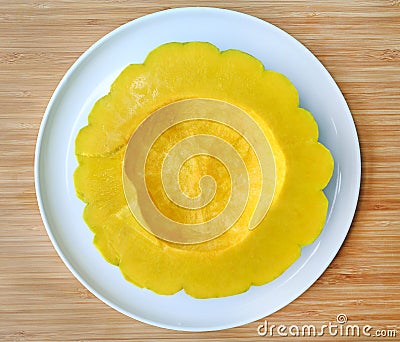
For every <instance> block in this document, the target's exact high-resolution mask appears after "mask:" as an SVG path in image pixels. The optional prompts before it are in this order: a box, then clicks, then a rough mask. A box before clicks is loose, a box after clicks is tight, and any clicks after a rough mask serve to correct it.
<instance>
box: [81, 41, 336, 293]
mask: <svg viewBox="0 0 400 342" xmlns="http://www.w3.org/2000/svg"><path fill="white" fill-rule="evenodd" d="M188 99H210V100H217V101H218V102H221V103H226V104H230V105H232V106H235V107H236V108H239V109H240V110H241V111H243V112H244V113H246V115H248V116H249V117H250V118H251V119H252V120H253V121H254V122H256V123H257V125H258V127H259V128H260V130H261V132H262V133H263V134H264V135H265V137H266V139H267V141H268V144H269V146H270V149H271V151H272V154H273V158H274V174H273V175H274V188H273V189H274V192H273V198H272V202H271V203H269V204H270V205H268V207H267V208H266V209H268V211H266V215H265V216H263V217H262V220H261V222H260V223H259V224H258V225H257V227H256V228H255V229H249V224H250V222H251V220H252V215H253V214H254V211H255V208H256V207H257V201H258V199H259V197H258V196H256V195H255V194H258V193H259V192H260V191H261V190H260V189H262V187H263V179H262V177H261V176H260V170H259V167H258V166H259V161H258V159H257V154H255V153H254V151H253V150H252V148H249V144H247V145H246V137H245V136H244V137H241V136H240V134H239V135H238V134H237V132H236V131H235V130H232V128H231V127H229V125H228V126H227V125H224V123H223V122H217V121H215V120H214V121H207V120H205V119H204V118H196V120H191V121H184V122H181V123H180V124H179V125H174V126H173V127H171V128H170V129H169V130H166V131H165V132H161V134H160V135H159V136H158V137H157V141H155V142H154V144H153V145H152V146H151V149H150V150H149V153H148V154H147V157H148V159H149V162H148V163H147V164H146V165H147V166H146V168H145V169H144V178H145V184H146V187H147V190H148V193H149V196H150V197H151V199H152V201H153V202H154V203H155V206H156V207H157V208H158V210H160V212H162V213H163V214H164V215H165V216H166V217H168V218H169V219H172V220H174V221H176V222H180V223H183V224H191V223H193V222H195V223H196V224H197V223H201V222H203V221H208V220H210V219H212V218H214V217H216V216H218V214H219V213H220V212H221V211H222V209H223V208H224V207H225V206H226V203H227V202H229V201H230V200H235V198H236V197H232V196H231V197H229V194H230V191H231V190H232V189H231V185H232V184H233V183H232V179H231V178H232V176H234V175H235V174H234V173H232V172H230V170H229V169H227V168H226V167H225V165H224V163H223V162H221V161H220V160H219V159H218V158H213V156H212V155H211V156H209V155H205V154H204V153H203V154H197V155H195V156H193V158H190V159H187V160H185V162H184V163H183V164H182V167H181V168H180V169H179V173H178V175H177V180H178V183H179V186H180V189H181V191H182V192H183V193H185V195H186V196H187V197H188V198H195V197H196V196H198V195H199V193H200V192H201V191H200V190H199V184H200V181H201V179H202V177H204V176H205V175H209V176H211V177H212V178H213V179H214V181H215V184H216V192H215V194H214V195H213V197H212V198H211V200H210V201H209V202H207V203H206V204H205V205H203V206H202V207H201V208H200V209H199V210H192V209H190V210H184V209H182V208H181V207H179V206H176V205H175V206H174V204H173V203H172V200H171V198H169V197H168V196H167V194H166V193H165V191H164V190H163V184H162V178H161V177H160V172H161V171H160V165H163V164H162V163H163V160H165V157H166V155H167V152H168V149H171V148H172V147H173V146H174V144H175V143H176V142H179V141H180V140H183V139H185V138H187V137H190V136H191V135H196V134H201V135H203V136H204V135H207V136H215V137H217V138H218V139H223V140H225V141H227V143H229V144H230V146H231V147H232V148H233V149H235V150H236V151H238V155H239V156H240V158H241V160H242V161H243V165H245V167H246V169H247V172H248V178H249V186H248V193H249V197H248V200H247V202H246V204H245V206H244V208H243V211H241V212H240V215H238V216H239V217H238V219H237V220H235V221H234V222H233V224H231V225H230V226H229V227H228V228H229V229H227V230H223V231H221V232H220V234H217V235H216V237H214V238H212V239H210V240H208V241H203V242H199V243H193V241H191V243H178V242H179V241H180V240H179V241H178V240H175V241H166V239H163V238H160V236H159V235H157V234H156V233H154V234H153V233H152V231H151V229H148V227H147V228H146V229H145V227H144V226H143V225H142V224H141V223H140V222H141V221H140V219H138V217H137V216H135V215H134V214H133V213H134V209H132V206H134V205H135V203H133V204H132V203H131V200H130V203H129V205H128V201H127V199H126V197H125V195H126V194H125V193H124V184H123V170H124V157H125V152H126V149H127V145H128V142H129V140H130V139H131V137H132V135H133V134H134V132H136V130H137V129H138V127H140V125H141V124H142V123H143V122H145V121H146V119H147V118H149V117H150V116H151V115H153V113H155V112H157V110H159V109H160V108H163V107H165V106H168V105H170V104H173V103H178V102H179V101H182V100H188ZM172 142H174V143H172ZM168 146H169V147H168ZM167 147H168V148H167ZM75 153H76V156H77V159H78V162H79V166H78V168H77V169H76V171H75V175H74V179H75V188H76V191H77V195H78V197H79V198H80V199H81V200H83V201H84V202H85V203H87V205H86V207H85V210H84V219H85V221H86V223H87V224H88V226H89V227H90V228H91V230H92V231H93V232H94V234H95V237H94V244H95V245H96V246H97V248H98V249H99V251H100V252H101V253H102V255H103V256H104V258H105V259H106V260H107V261H108V262H110V263H112V264H114V265H116V266H119V267H120V270H121V272H122V273H123V275H124V277H125V278H126V279H127V280H128V281H130V282H132V283H134V284H136V285H137V286H139V287H144V288H148V289H150V290H152V291H155V292H157V293H159V294H173V293H176V292H178V291H179V290H181V289H184V290H185V291H186V292H187V293H188V294H189V295H191V296H193V297H197V298H210V297H222V296H229V295H234V294H238V293H241V292H244V291H246V290H247V289H248V288H249V287H250V286H251V285H262V284H265V283H267V282H269V281H271V280H273V279H275V278H276V277H278V276H279V275H280V274H281V273H282V272H284V271H285V270H286V269H287V268H288V267H289V266H290V265H291V264H292V263H293V262H294V261H295V260H296V259H297V258H298V257H299V256H300V253H301V246H304V245H307V244H310V243H312V242H313V241H314V240H315V239H316V238H317V236H318V235H319V234H320V232H321V230H322V228H323V226H324V223H325V218H326V213H327V207H328V201H327V199H326V197H325V195H324V193H323V192H322V189H323V188H324V187H325V186H326V184H327V183H328V181H329V179H330V177H331V175H332V171H333V159H332V157H331V154H330V153H329V151H328V150H327V149H326V148H325V147H324V146H323V145H322V144H320V143H319V142H318V127H317V124H316V122H315V120H314V118H313V117H312V115H311V114H310V113H309V112H308V111H306V110H304V109H302V108H299V99H298V94H297V91H296V89H295V88H294V86H293V85H292V84H291V83H290V81H289V80H288V79H287V78H286V77H285V76H283V75H282V74H280V73H277V72H274V71H269V70H265V69H264V66H263V65H262V64H261V62H260V61H258V60H257V59H255V58H254V57H252V56H250V55H248V54H246V53H244V52H241V51H238V50H227V51H222V52H221V51H219V50H218V49H217V48H216V47H215V46H213V45H212V44H209V43H201V42H190V43H184V44H182V43H169V44H165V45H162V46H160V47H158V48H156V49H155V50H153V51H152V52H151V53H150V54H149V55H148V56H147V58H146V60H145V61H144V63H143V64H132V65H129V66H128V67H127V68H126V69H125V70H123V71H122V73H121V74H120V75H119V76H118V78H117V79H116V80H115V81H114V83H113V84H112V86H111V90H110V92H109V93H108V94H107V95H106V96H104V97H102V98H101V99H99V100H98V101H97V102H96V104H95V105H94V107H93V109H92V111H91V113H90V115H89V118H88V125H87V126H85V127H83V128H82V129H81V131H80V132H79V134H78V136H77V138H76V145H75ZM199 191H200V192H199ZM128 199H129V196H128ZM131 209H132V210H131Z"/></svg>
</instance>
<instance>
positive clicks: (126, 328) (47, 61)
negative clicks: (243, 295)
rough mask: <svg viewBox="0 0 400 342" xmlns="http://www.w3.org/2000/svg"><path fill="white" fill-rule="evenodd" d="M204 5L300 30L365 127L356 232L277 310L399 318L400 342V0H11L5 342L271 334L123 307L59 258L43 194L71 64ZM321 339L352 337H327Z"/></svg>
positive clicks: (0, 96)
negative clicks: (50, 114) (50, 119)
mask: <svg viewBox="0 0 400 342" xmlns="http://www.w3.org/2000/svg"><path fill="white" fill-rule="evenodd" d="M193 5H201V6H215V7H224V8H229V9H233V10H238V11H242V12H245V13H248V14H251V15H255V16H258V17H260V18H262V19H264V20H266V21H269V22H271V23H272V24H274V25H276V26H278V27H280V28H282V29H284V30H285V31H287V32H288V33H290V34H292V35H293V36H294V37H296V38H297V39H298V40H300V41H301V42H302V43H303V44H305V45H306V46H307V47H308V48H309V49H310V50H311V51H312V52H313V53H314V54H315V55H316V56H317V57H318V58H319V59H320V60H321V61H322V63H323V64H324V65H325V66H326V67H327V69H328V70H329V71H330V72H331V74H332V75H333V77H334V78H335V80H336V81H337V83H338V84H339V86H340V88H341V90H342V91H343V93H344V95H345V97H346V99H347V101H348V104H349V106H350V108H351V111H352V113H353V117H354V120H355V122H356V125H357V130H358V134H359V138H360V143H361V150H362V160H363V173H362V187H361V195H360V201H359V204H358V210H357V214H356V217H355V219H354V222H353V225H352V228H351V230H350V233H349V235H348V237H347V239H346V241H345V243H344V245H343V247H342V249H341V250H340V252H339V253H338V255H337V256H336V258H335V260H334V261H333V263H332V264H331V266H330V267H329V268H328V270H327V271H326V272H325V273H324V274H323V276H322V277H321V278H320V279H319V280H318V281H317V282H316V283H315V284H314V285H313V286H312V287H311V288H310V289H309V290H308V291H307V292H305V293H304V294H303V295H302V296H301V297H300V298H298V299H297V300H295V301H294V302H293V303H291V304H290V305H289V306H287V307H285V308H283V309H282V310H280V311H279V312H277V313H275V314H273V315H271V316H270V317H268V321H269V322H270V323H271V324H272V323H273V324H285V325H287V326H289V325H291V324H298V325H301V324H315V325H317V326H320V325H322V324H324V323H327V322H335V318H336V315H337V314H339V313H345V314H347V316H348V317H349V321H350V322H352V323H354V324H357V323H358V324H362V325H363V324H369V325H371V326H373V327H374V329H391V328H392V329H393V328H394V329H397V337H396V338H388V339H387V340H392V341H394V340H398V341H400V285H399V284H400V234H399V230H400V174H399V170H400V137H399V135H400V1H399V0H387V1H385V0H379V1H372V0H371V1H345V0H342V1H340V0H328V1H302V0H301V1H278V0H269V1H181V0H179V1H153V0H150V1H146V0H141V1H132V0H131V1H124V0H119V1H118V0H115V1H69V0H64V1H45V0H35V1H28V0H26V1H19V0H15V1H4V0H0V185H1V197H0V222H1V230H0V314H1V317H0V318H1V319H0V340H1V341H100V340H101V341H145V340H148V341H160V340H170V341H193V340H203V339H204V340H207V341H221V340H224V339H232V340H234V341H260V340H263V339H267V337H266V338H261V337H259V336H257V332H256V329H257V326H258V325H259V324H260V323H261V322H263V320H260V321H259V322H254V323H251V324H248V325H246V326H242V327H239V328H235V329H229V330H225V331H220V332H208V333H181V332H174V331H168V330H164V329H159V328H155V327H151V326H148V325H146V324H143V323H140V322H137V321H135V320H133V319H130V318H128V317H125V316H124V315H122V314H120V313H118V312H116V311H114V310H113V309H111V308H109V307H108V306H106V305H105V304H103V303H102V302H100V301H99V300H98V299H96V298H95V297H93V296H92V295H91V294H90V293H89V292H88V291H87V290H86V289H85V288H84V287H83V286H82V285H80V283H78V281H77V280H75V278H74V277H73V276H72V274H71V273H70V272H69V271H68V270H67V268H66V267H65V266H64V264H63V263H62V262H61V260H60V258H59V257H58V256H57V254H56V252H55V250H54V248H53V247H52V245H51V243H50V241H49V239H48V237H47V235H46V232H45V229H44V227H43V224H42V221H41V218H40V215H39V212H38V208H37V204H36V199H35V190H34V184H33V158H34V147H35V141H36V136H37V133H38V129H39V125H40V121H41V118H42V115H43V113H44V110H45V107H46V105H47V102H48V101H49V99H50V96H51V94H52V92H53V90H54V88H55V87H56V85H57V84H58V82H59V81H60V79H61V77H62V76H63V74H64V73H65V72H66V70H67V69H68V67H69V66H70V65H71V64H72V63H73V62H74V61H75V60H76V58H77V57H78V56H79V55H80V54H81V53H82V52H83V51H85V50H86V49H87V48H88V47H89V46H90V45H91V44H93V43H94V42H95V41H97V40H98V39H99V38H101V37H102V36H103V35H104V34H106V33H107V32H109V31H111V30H112V29H114V28H116V27H118V26H120V25H121V24H124V23H126V22H127V21H130V20H132V19H135V18H137V17H140V16H142V15H145V14H148V13H151V12H154V11H159V10H163V9H166V8H170V7H180V6H193ZM288 339H289V338H288ZM319 339H322V340H329V339H332V340H341V338H339V337H336V338H332V337H329V335H325V336H323V337H319ZM282 340H285V338H282ZM303 340H305V339H304V338H303ZM356 340H363V338H362V337H359V338H356ZM366 340H368V339H366ZM378 340H384V338H379V339H378Z"/></svg>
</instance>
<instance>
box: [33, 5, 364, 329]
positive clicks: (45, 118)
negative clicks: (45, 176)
mask: <svg viewBox="0 0 400 342" xmlns="http://www.w3.org/2000/svg"><path fill="white" fill-rule="evenodd" d="M199 10H201V11H210V12H220V13H222V14H224V13H227V14H231V15H239V16H242V17H246V19H247V20H254V21H258V22H262V24H263V25H267V26H269V28H270V29H273V30H275V31H277V32H280V33H281V34H282V33H283V34H285V35H286V36H287V38H289V39H290V40H291V42H292V43H294V44H296V45H297V46H298V47H300V48H301V49H303V50H305V51H306V52H307V53H308V54H311V55H312V56H313V57H314V59H315V62H316V63H317V65H318V67H319V68H320V69H322V71H323V73H324V74H326V75H327V76H328V77H329V78H330V79H332V80H333V84H334V86H335V87H336V88H337V91H338V92H339V93H340V94H341V95H342V96H341V101H342V102H343V105H344V107H345V108H346V110H347V112H348V114H349V115H348V116H349V119H350V120H351V123H352V127H351V128H352V133H353V136H354V138H355V139H354V142H355V143H356V147H357V148H356V152H357V155H356V157H357V160H355V163H356V164H357V165H356V167H357V169H356V170H354V173H355V180H354V183H355V184H354V186H355V191H354V193H353V194H352V195H353V196H352V202H351V203H349V205H350V207H351V208H354V210H351V211H350V214H349V215H348V217H347V222H346V224H345V225H346V226H348V228H347V231H346V233H345V234H343V236H342V238H341V239H340V240H341V242H340V244H339V245H338V248H337V250H335V251H333V252H332V253H331V255H330V256H329V257H327V258H326V259H327V260H329V262H327V264H326V266H324V267H322V268H321V269H320V270H319V272H315V274H314V276H313V277H312V280H311V281H308V282H306V283H305V284H304V286H303V287H302V288H301V289H299V290H298V291H296V295H295V296H294V298H288V299H287V300H286V301H284V304H283V305H281V306H280V308H278V309H277V310H275V311H273V312H276V311H278V310H280V309H282V308H284V307H285V306H287V305H288V304H290V303H291V302H292V301H293V300H295V299H297V298H298V297H300V296H301V295H302V294H303V293H304V292H305V291H306V290H307V289H309V288H310V287H311V286H312V285H313V284H314V283H315V282H316V281H317V280H318V279H319V278H320V276H321V275H322V274H323V273H324V272H325V271H326V269H327V268H328V267H329V266H330V264H331V263H332V261H333V259H334V258H335V256H336V254H337V253H338V252H339V251H340V249H341V247H342V245H343V242H344V240H345V239H346V236H347V234H348V232H349V230H350V228H351V225H352V221H353V219H354V216H355V213H356V210H357V205H358V199H359V194H360V186H361V174H362V163H361V151H360V143H359V138H358V133H357V128H356V125H355V122H354V118H353V116H352V114H351V111H350V108H349V106H348V104H347V101H346V99H345V98H344V95H343V93H342V92H341V90H340V88H339V86H338V84H337V83H336V81H335V80H334V78H333V77H332V75H331V74H330V73H329V71H328V70H327V69H326V68H325V67H324V65H323V64H322V63H321V62H320V61H319V59H318V58H317V57H316V56H315V55H314V54H313V53H312V52H311V51H310V50H309V49H308V48H307V47H306V46H305V45H303V44H302V43H301V42H300V41H298V40H297V39H296V38H294V37H293V36H292V35H290V34H289V33H287V32H286V31H285V30H283V29H281V28H279V27H277V26H275V25H273V24H271V23H269V22H267V21H265V20H262V19H260V18H258V17H255V16H252V15H249V14H246V13H243V12H238V11H234V10H230V9H224V8H218V7H206V6H205V7H203V6H193V7H190V6H189V7H177V8H171V9H166V10H162V11H157V12H153V13H150V14H146V15H144V16H141V17H138V18H136V19H133V20H131V21H129V22H127V23H125V24H123V25H121V26H119V27H117V28H115V29H113V30H112V31H110V32H109V33H107V34H106V35H104V36H103V37H101V38H100V39H99V40H97V41H96V42H95V43H94V44H92V45H91V46H90V47H89V48H88V49H87V50H86V51H85V52H84V53H82V54H81V55H80V56H79V57H78V59H76V60H75V61H74V63H73V64H72V66H70V67H69V68H68V70H67V71H66V73H65V74H64V75H63V77H62V79H61V81H60V82H59V83H58V85H57V87H56V88H55V90H54V92H53V94H52V96H51V98H50V100H49V102H48V104H47V107H46V110H45V112H44V115H43V118H42V120H41V124H40V128H39V132H38V137H37V140H36V146H35V157H34V185H35V193H36V199H37V203H38V207H39V212H40V215H41V218H42V221H43V224H44V226H45V229H46V232H47V235H48V236H49V238H50V241H51V243H52V245H53V247H54V248H55V250H56V252H57V254H58V256H59V257H60V258H61V260H62V261H63V263H64V264H65V265H66V267H67V268H68V269H69V271H70V272H71V273H72V274H73V275H74V277H75V278H76V279H77V280H78V281H79V282H80V283H81V284H82V285H83V286H84V287H85V288H86V289H87V290H89V291H90V292H91V293H92V294H93V295H94V296H95V297H96V298H98V299H99V300H101V301H102V302H104V303H106V304H107V305H108V306H110V307H112V308H113V309H115V310H117V311H118V312H121V313H123V314H125V315H126V316H128V317H131V318H134V319H136V320H138V321H141V322H143V323H147V324H150V325H152V326H157V327H161V328H166V329H171V330H176V331H191V332H200V331H217V330H223V329H228V328H232V327H237V326H241V325H244V324H248V323H251V322H254V321H256V320H259V319H261V318H262V317H255V318H254V317H252V318H250V319H245V320H243V321H241V322H234V323H233V324H224V325H218V326H214V327H210V328H208V329H202V328H198V327H195V326H194V327H190V326H178V325H175V326H174V325H170V324H163V323H160V322H158V321H153V320H149V319H146V318H143V317H140V316H138V315H136V314H134V313H132V312H128V311H127V310H125V309H123V308H121V307H120V306H119V305H117V304H114V303H113V302H112V301H110V300H108V299H107V298H106V297H104V296H103V295H102V294H100V293H98V292H97V290H95V289H94V288H92V286H91V285H89V283H88V282H87V281H86V280H85V279H84V278H83V277H82V276H81V275H80V274H79V272H77V271H76V270H75V269H74V267H73V265H72V264H71V263H70V262H69V261H68V259H67V257H66V256H65V255H64V253H63V251H62V249H61V247H60V245H59V243H58V242H57V239H56V238H55V236H54V234H53V232H52V228H51V226H50V224H49V222H48V219H47V216H46V211H45V207H44V202H43V196H42V193H41V184H40V154H41V147H42V141H43V137H44V133H45V129H46V126H47V123H48V120H49V118H50V113H51V112H52V109H53V106H54V104H55V101H56V99H57V98H58V97H59V96H60V95H62V91H63V88H64V87H65V86H66V84H67V83H68V81H69V79H70V78H71V76H72V75H73V74H74V72H75V70H76V69H77V68H78V67H79V65H80V64H81V63H82V62H83V61H84V60H85V59H86V58H87V57H88V56H90V54H91V53H92V52H93V51H94V50H96V49H97V48H98V47H99V46H101V45H102V44H103V43H105V42H106V41H107V40H109V39H110V38H112V36H114V35H116V34H118V33H119V32H120V31H123V30H126V29H127V28H129V27H130V26H131V25H136V24H138V23H140V22H143V21H146V20H153V19H157V17H159V16H164V15H168V14H170V13H172V12H181V11H199ZM270 314H272V313H270ZM268 315H269V314H268Z"/></svg>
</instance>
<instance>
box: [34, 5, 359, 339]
mask: <svg viewBox="0 0 400 342" xmlns="http://www.w3.org/2000/svg"><path fill="white" fill-rule="evenodd" d="M171 41H178V42H186V41H207V42H211V43H213V44H215V45H216V46H218V47H219V48H220V49H222V50H225V49H240V50H242V51H245V52H248V53H249V54H251V55H253V56H255V57H256V58H258V59H259V60H261V61H262V62H263V63H264V65H265V67H266V68H267V69H272V70H276V71H279V72H281V73H283V74H285V75H286V76H287V77H288V78H289V79H290V80H291V81H292V82H293V83H294V85H295V86H296V88H297V89H298V91H299V94H300V101H301V106H302V107H304V108H306V109H308V110H310V111H311V112H312V113H313V115H314V117H315V118H316V120H317V122H318V124H319V129H320V141H321V142H322V143H324V144H325V145H326V146H327V147H328V148H329V149H330V150H331V152H332V154H333V157H334V159H335V171H334V175H333V178H332V180H331V182H330V183H329V185H328V187H327V188H326V190H325V193H326V195H327V197H328V199H329V204H330V205H329V214H328V218H327V222H326V225H325V227H324V230H323V232H322V234H321V235H320V236H319V238H318V239H317V240H316V241H315V242H314V243H313V244H312V245H310V246H307V247H305V248H303V250H302V255H301V257H300V258H299V259H298V260H297V261H296V262H295V263H294V264H293V265H292V266H291V267H290V268H289V269H288V270H287V271H286V272H285V273H284V274H283V275H282V276H280V277H279V278H278V279H276V280H275V281H273V282H271V283H269V284H266V285H264V286H259V287H252V288H251V289H250V290H249V291H247V292H246V293H243V294H240V295H236V296H231V297H226V298H218V299H207V300H198V299H194V298H192V297H190V296H188V295H186V294H185V293H183V292H179V293H177V294H175V295H173V296H160V295H157V294H155V293H153V292H151V291H148V290H144V289H139V288H137V287H136V286H134V285H132V284H130V283H128V282H127V281H125V280H124V279H123V277H122V276H121V274H120V272H119V269H118V268H117V267H115V266H112V265H110V264H108V263H107V262H106V261H104V259H103V258H102V257H101V255H100V253H99V252H98V251H97V250H96V248H95V247H94V245H93V244H92V238H93V236H92V233H91V232H90V230H89V229H88V227H87V226H86V224H85V223H84V221H83V219H82V211H83V207H84V204H83V203H82V202H81V201H79V200H78V199H77V197H76V196H75V190H74V185H73V172H74V170H75V168H76V166H77V162H76V160H75V156H74V141H75V137H76V135H77V133H78V131H79V129H80V128H81V127H83V126H84V125H86V123H87V116H88V113H89V111H90V109H91V108H92V106H93V104H94V102H95V101H96V100H97V99H98V98H99V97H100V96H102V95H104V94H106V93H107V92H108V89H109V86H110V84H111V82H112V81H113V80H114V78H115V77H116V76H117V75H118V74H119V73H120V71H122V69H123V68H124V67H125V66H127V65H128V64H131V63H141V62H143V60H144V58H145V57H146V55H147V53H148V52H149V51H151V50H152V49H154V48H155V47H157V46H159V45H160V44H163V43H166V42H171ZM360 174H361V161H360V151H359V144H358V138H357V133H356V130H355V126H354V122H353V120H352V117H351V114H350V111H349V108H348V107H347V104H346V102H345V100H344V98H343V95H342V94H341V92H340V90H339V88H338V87H337V85H336V83H335V82H334V80H333V79H332V77H331V76H330V75H329V73H328V72H327V71H326V69H325V68H324V67H323V66H322V64H321V63H320V62H319V61H318V60H317V58H316V57H314V55H312V54H311V52H310V51H308V50H307V49H306V48H305V47H304V46H303V45H301V44H300V43H299V42H298V41H296V40H295V39H294V38H292V37H291V36H290V35H288V34H287V33H285V32H284V31H282V30H280V29H278V28H276V27H275V26H273V25H271V24H269V23H266V22H264V21H262V20H259V19H257V18H254V17H251V16H248V15H245V14H242V13H237V12H232V11H228V10H223V9H216V8H193V7H192V8H180V9H173V10H167V11H163V12H158V13H154V14H151V15H148V16H145V17H142V18H140V19H137V20H134V21H132V22H130V23H127V24H126V25H123V26H121V27H120V28H118V29H116V30H115V31H113V32H111V33H110V34H108V35H106V36H105V37H104V38H102V39H101V40H100V41H98V42H97V43H96V44H94V45H93V46H92V47H91V48H90V49H89V50H88V51H86V52H85V53H84V54H83V55H82V56H81V57H80V58H79V59H78V60H77V61H76V62H75V64H74V65H73V66H72V67H71V68H70V69H69V70H68V72H67V73H66V75H65V76H64V78H63V80H62V81H61V82H60V84H59V85H58V87H57V89H56V90H55V92H54V94H53V96H52V98H51V100H50V103H49V105H48V107H47V110H46V113H45V115H44V118H43V122H42V125H41V128H40V132H39V136H38V141H37V146H36V156H35V183H36V193H37V198H38V203H39V207H40V212H41V214H42V217H43V221H44V224H45V226H46V229H47V233H48V234H49V236H50V239H51V241H52V243H53V244H54V247H55V248H56V250H57V252H58V254H59V255H60V257H61V258H62V260H63V261H64V262H65V264H66V265H67V267H68V268H69V269H70V270H71V272H72V273H73V274H74V275H75V277H76V278H78V279H79V281H80V282H81V283H82V284H83V285H84V286H86V287H87V288H88V289H89V290H90V291H91V292H92V293H93V294H94V295H96V296H97V297H98V298H99V299H101V300H102V301H103V302H105V303H107V304H108V305H110V306H111V307H113V308H115V309H116V310H118V311H120V312H122V313H124V314H126V315H128V316H130V317H133V318H135V319H138V320H140V321H142V322H146V323H149V324H153V325H156V326H159V327H165V328H170V329H177V330H188V331H205V330H219V329H225V328H230V327H235V326H239V325H242V324H245V323H249V322H252V321H255V320H258V319H260V318H262V317H264V316H266V315H269V314H271V313H273V312H275V311H277V310H279V309H281V308H282V307H284V306H285V305H287V304H289V303H290V302H291V301H293V300H294V299H296V298H297V297H298V296H300V295H301V294H302V293H303V292H304V291H305V290H306V289H307V288H309V287H310V286H311V285H312V284H313V283H314V282H315V281H316V280H317V279H318V277H319V276H320V275H321V274H322V273H323V272H324V270H325V269H326V268H327V267H328V265H329V264H330V262H331V261H332V259H333V258H334V256H335V255H336V253H337V252H338V250H339V248H340V246H341V244H342V242H343V240H344V238H345V236H346V234H347V232H348V230H349V227H350V224H351V221H352V218H353V215H354V212H355V208H356V204H357V199H358V192H359V186H360Z"/></svg>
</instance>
